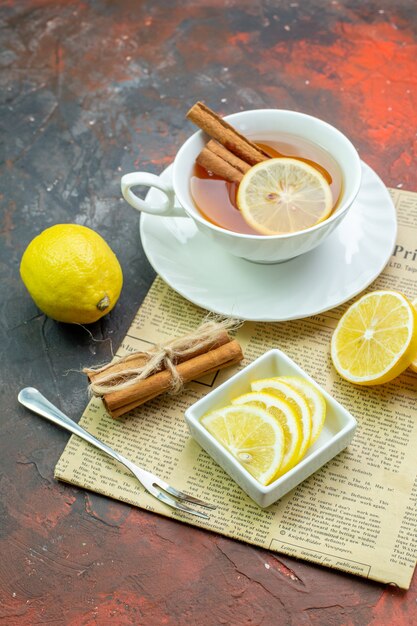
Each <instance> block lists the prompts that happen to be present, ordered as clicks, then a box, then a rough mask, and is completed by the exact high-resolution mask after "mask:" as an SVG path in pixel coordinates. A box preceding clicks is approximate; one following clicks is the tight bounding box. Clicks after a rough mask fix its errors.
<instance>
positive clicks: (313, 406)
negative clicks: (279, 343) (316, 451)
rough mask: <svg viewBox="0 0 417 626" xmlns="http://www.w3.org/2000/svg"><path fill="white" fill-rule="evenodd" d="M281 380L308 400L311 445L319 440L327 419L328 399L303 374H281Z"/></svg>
mask: <svg viewBox="0 0 417 626" xmlns="http://www.w3.org/2000/svg"><path fill="white" fill-rule="evenodd" d="M279 380H282V381H283V382H285V383H287V384H288V385H290V386H291V387H293V389H295V390H296V391H298V393H300V394H301V395H302V396H303V398H304V400H305V401H306V402H307V405H308V408H309V409H310V413H311V437H310V446H311V445H312V444H313V443H314V442H315V441H317V439H318V438H319V435H320V433H321V431H322V429H323V424H324V420H325V419H326V408H327V407H326V400H325V399H324V398H323V395H322V394H321V393H320V391H319V390H318V389H317V387H315V386H314V385H313V384H312V383H311V382H310V381H309V380H306V379H305V378H303V377H302V376H281V377H280V379H279Z"/></svg>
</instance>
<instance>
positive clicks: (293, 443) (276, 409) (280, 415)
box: [232, 391, 302, 478]
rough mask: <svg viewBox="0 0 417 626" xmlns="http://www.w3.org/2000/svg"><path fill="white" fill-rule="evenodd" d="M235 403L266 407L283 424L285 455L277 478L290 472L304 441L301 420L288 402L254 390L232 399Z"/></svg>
mask: <svg viewBox="0 0 417 626" xmlns="http://www.w3.org/2000/svg"><path fill="white" fill-rule="evenodd" d="M232 403H233V404H235V405H249V406H257V407H259V408H261V409H265V410H266V411H268V413H270V414H271V415H272V416H273V417H275V419H276V420H278V422H279V423H280V424H281V426H282V429H283V431H284V437H285V448H284V456H283V459H282V463H281V466H280V468H279V470H278V473H277V475H276V476H275V478H278V477H279V476H282V474H285V473H286V472H288V470H289V469H291V468H292V467H293V466H294V465H295V464H296V463H297V461H298V459H299V451H300V446H301V442H302V431H301V423H300V420H299V418H298V416H297V414H296V412H295V411H294V409H293V408H292V407H291V405H290V404H289V403H288V402H285V400H282V399H281V398H278V397H277V396H274V395H272V394H270V393H263V392H261V391H252V392H251V393H245V394H243V395H242V396H239V397H238V398H235V399H234V400H232Z"/></svg>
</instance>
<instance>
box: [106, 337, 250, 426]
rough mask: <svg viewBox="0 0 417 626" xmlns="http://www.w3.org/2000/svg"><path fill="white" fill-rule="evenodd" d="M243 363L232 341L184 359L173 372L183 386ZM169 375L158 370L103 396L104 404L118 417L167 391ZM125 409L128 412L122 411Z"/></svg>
mask: <svg viewBox="0 0 417 626" xmlns="http://www.w3.org/2000/svg"><path fill="white" fill-rule="evenodd" d="M242 359H243V353H242V349H241V347H240V345H239V343H238V342H237V341H236V340H232V341H228V342H227V343H226V344H224V345H222V346H219V347H218V348H215V349H214V350H209V351H208V352H205V353H204V354H200V355H198V356H195V357H194V358H192V359H188V360H186V361H184V362H183V363H179V364H178V365H177V368H176V369H177V371H178V373H179V375H180V376H181V379H182V381H183V382H184V383H186V382H189V381H191V380H194V379H196V378H199V377H201V376H203V375H205V374H208V373H210V372H213V371H216V370H218V369H221V368H223V367H227V366H228V365H232V364H235V363H237V362H238V361H240V360H242ZM171 382H172V377H171V373H170V372H169V371H167V370H161V371H160V372H157V373H156V374H153V375H152V376H149V378H144V379H142V380H140V381H138V382H137V383H135V384H134V385H131V386H129V387H127V388H124V389H120V390H119V391H114V392H110V393H107V394H105V395H104V396H103V401H104V404H105V406H106V408H107V410H108V412H109V413H110V415H112V416H113V417H119V416H120V415H122V414H123V413H126V412H127V411H129V410H132V409H133V408H135V407H137V406H140V405H141V404H143V403H144V402H147V401H148V400H149V399H152V398H153V397H156V396H158V395H160V394H161V393H164V392H166V391H169V390H170V387H171ZM126 407H128V408H126Z"/></svg>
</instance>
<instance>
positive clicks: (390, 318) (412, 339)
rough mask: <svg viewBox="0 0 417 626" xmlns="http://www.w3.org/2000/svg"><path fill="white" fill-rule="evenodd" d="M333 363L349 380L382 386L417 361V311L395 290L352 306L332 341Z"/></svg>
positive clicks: (379, 292)
mask: <svg viewBox="0 0 417 626" xmlns="http://www.w3.org/2000/svg"><path fill="white" fill-rule="evenodd" d="M331 356H332V360H333V364H334V366H335V368H336V370H337V371H338V372H339V374H340V375H341V376H342V377H343V378H345V379H346V380H348V381H350V382H353V383H357V384H358V385H379V384H382V383H385V382H388V381H390V380H392V379H393V378H395V377H396V376H398V375H399V374H401V372H403V371H404V370H405V369H406V368H407V367H408V366H409V365H410V364H411V363H412V362H413V361H414V360H415V359H416V358H417V311H416V310H415V309H414V307H413V305H412V304H411V302H409V301H408V300H407V298H406V297H405V296H404V295H403V294H401V293H398V292H396V291H374V292H371V293H367V294H366V295H364V296H362V298H360V299H359V300H358V301H357V302H355V303H354V304H352V305H351V306H350V307H349V308H348V310H347V311H346V312H345V314H344V315H343V316H342V318H341V319H340V320H339V323H338V325H337V326H336V330H335V331H334V333H333V337H332V342H331Z"/></svg>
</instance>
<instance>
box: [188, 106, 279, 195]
mask: <svg viewBox="0 0 417 626" xmlns="http://www.w3.org/2000/svg"><path fill="white" fill-rule="evenodd" d="M187 117H188V119H190V120H191V121H192V122H194V124H196V125H197V126H198V127H199V128H201V130H204V132H206V133H207V134H208V135H209V136H210V137H211V139H210V141H209V142H208V143H207V144H206V146H205V147H204V148H203V150H202V151H201V152H200V154H199V155H198V157H197V159H196V160H197V163H198V164H199V165H201V167H203V168H204V169H205V170H206V171H208V172H210V173H211V174H215V175H216V176H220V177H221V178H223V179H224V180H227V181H229V182H232V183H240V181H241V180H242V178H243V176H244V174H246V172H247V171H248V170H249V169H250V168H251V167H252V165H256V163H260V162H261V161H266V160H267V159H269V158H270V156H269V155H268V154H267V153H266V152H264V151H263V150H262V149H261V148H260V147H259V146H257V145H256V144H255V143H253V142H252V141H250V140H249V139H247V138H246V137H244V135H241V134H240V133H239V132H238V131H237V130H236V129H235V128H233V126H231V125H230V124H228V123H227V122H226V121H225V120H224V119H223V118H221V117H220V116H219V115H217V113H215V112H214V111H212V110H211V109H210V108H209V107H207V106H206V105H205V104H203V103H202V102H197V103H196V104H194V106H192V107H191V109H190V110H189V111H188V113H187Z"/></svg>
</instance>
